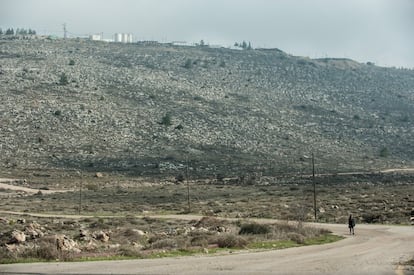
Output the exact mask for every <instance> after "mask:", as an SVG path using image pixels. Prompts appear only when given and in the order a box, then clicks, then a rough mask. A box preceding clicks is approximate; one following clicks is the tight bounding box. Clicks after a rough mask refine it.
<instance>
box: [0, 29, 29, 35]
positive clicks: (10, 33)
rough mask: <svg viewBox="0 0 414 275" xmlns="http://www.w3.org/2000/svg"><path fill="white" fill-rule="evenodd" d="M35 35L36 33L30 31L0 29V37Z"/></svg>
mask: <svg viewBox="0 0 414 275" xmlns="http://www.w3.org/2000/svg"><path fill="white" fill-rule="evenodd" d="M3 34H4V35H35V34H36V31H35V30H32V29H23V28H20V29H19V28H17V29H16V30H14V29H13V28H8V29H7V30H5V31H3V30H2V29H1V28H0V35H3Z"/></svg>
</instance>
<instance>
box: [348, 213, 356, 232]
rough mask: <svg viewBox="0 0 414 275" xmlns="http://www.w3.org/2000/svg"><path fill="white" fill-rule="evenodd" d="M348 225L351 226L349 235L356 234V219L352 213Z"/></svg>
mask: <svg viewBox="0 0 414 275" xmlns="http://www.w3.org/2000/svg"><path fill="white" fill-rule="evenodd" d="M348 227H349V235H351V234H352V235H355V231H354V227H355V219H354V218H353V217H352V215H349V219H348Z"/></svg>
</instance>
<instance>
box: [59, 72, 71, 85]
mask: <svg viewBox="0 0 414 275" xmlns="http://www.w3.org/2000/svg"><path fill="white" fill-rule="evenodd" d="M67 84H69V80H68V77H67V75H66V74H65V73H62V74H61V75H60V79H59V85H67Z"/></svg>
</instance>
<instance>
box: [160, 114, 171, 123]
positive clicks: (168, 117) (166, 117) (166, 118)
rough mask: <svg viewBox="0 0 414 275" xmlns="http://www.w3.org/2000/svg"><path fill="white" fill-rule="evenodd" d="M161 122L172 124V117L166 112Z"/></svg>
mask: <svg viewBox="0 0 414 275" xmlns="http://www.w3.org/2000/svg"><path fill="white" fill-rule="evenodd" d="M161 124H162V125H165V126H170V125H171V124H172V119H171V115H170V114H168V113H167V114H165V115H164V116H163V117H162V119H161Z"/></svg>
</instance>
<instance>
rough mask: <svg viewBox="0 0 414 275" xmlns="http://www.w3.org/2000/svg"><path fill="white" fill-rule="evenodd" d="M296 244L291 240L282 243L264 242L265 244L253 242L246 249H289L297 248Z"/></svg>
mask: <svg viewBox="0 0 414 275" xmlns="http://www.w3.org/2000/svg"><path fill="white" fill-rule="evenodd" d="M297 246H299V244H298V243H296V242H294V241H292V240H287V241H286V240H283V241H266V242H254V243H251V244H249V245H248V246H247V247H248V248H250V249H285V248H290V247H297Z"/></svg>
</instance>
